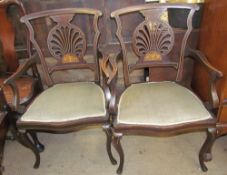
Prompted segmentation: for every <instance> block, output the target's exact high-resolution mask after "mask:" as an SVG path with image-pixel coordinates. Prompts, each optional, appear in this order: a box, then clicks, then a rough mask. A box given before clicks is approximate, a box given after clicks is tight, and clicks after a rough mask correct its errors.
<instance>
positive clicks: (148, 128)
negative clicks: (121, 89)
mask: <svg viewBox="0 0 227 175" xmlns="http://www.w3.org/2000/svg"><path fill="white" fill-rule="evenodd" d="M169 8H175V9H188V10H189V11H190V12H189V15H188V19H187V24H188V29H187V31H186V33H185V35H184V38H183V41H182V45H181V48H180V49H181V50H180V58H179V63H173V62H167V63H165V62H164V63H163V62H159V61H155V60H154V61H153V60H152V61H147V62H146V61H144V60H143V59H144V57H143V56H141V55H139V54H138V53H137V52H138V51H136V50H135V49H134V50H135V52H136V54H137V55H138V57H139V61H138V62H137V63H136V64H134V65H129V64H128V61H127V59H128V58H127V49H126V45H125V42H124V40H123V36H122V34H121V33H122V25H121V18H120V17H121V16H123V15H126V14H129V13H134V12H140V13H142V14H143V15H144V16H145V19H146V18H150V19H148V21H149V20H151V21H152V20H157V18H154V17H153V16H152V15H151V14H154V13H151V12H152V10H156V12H157V11H163V10H167V9H169ZM198 9H199V7H198V6H197V5H195V4H194V5H192V4H146V5H139V6H132V7H127V8H123V9H119V10H116V11H114V12H112V13H111V17H112V18H114V19H115V21H116V24H117V31H116V36H117V38H118V40H119V42H120V46H121V53H120V54H119V55H118V57H120V58H122V59H123V73H124V80H125V85H126V87H128V86H130V84H131V83H130V80H129V73H130V72H131V71H132V70H135V69H141V68H148V69H151V68H153V67H172V68H174V69H176V70H177V76H176V82H180V81H181V79H182V71H183V62H184V57H186V56H187V57H191V58H193V59H195V60H197V61H198V62H199V63H201V64H202V65H203V66H204V67H205V69H206V70H207V71H208V72H209V75H210V81H209V88H210V106H211V109H216V108H217V107H218V104H219V98H218V95H217V91H216V86H215V82H216V81H217V79H218V78H220V77H222V73H221V72H220V71H218V70H217V69H215V68H214V67H213V66H212V65H210V64H209V62H208V61H207V59H206V57H205V56H204V55H203V54H202V53H201V52H200V51H196V50H193V49H190V48H189V46H187V40H188V37H189V35H190V33H191V31H192V29H193V28H192V17H193V14H194V12H195V11H196V10H198ZM149 14H150V16H149ZM135 33H136V34H137V33H138V31H135V32H134V34H135ZM132 45H135V40H134V41H133V43H132ZM115 76H117V74H115ZM113 106H114V108H113V110H114V111H115V112H113V113H112V117H113V125H112V126H111V130H112V132H113V139H112V144H113V146H114V147H115V149H116V151H117V152H118V154H119V157H120V163H119V166H118V169H117V173H118V174H121V173H122V170H123V164H124V152H123V149H122V146H121V142H120V140H121V138H122V136H123V135H147V136H170V135H176V134H180V133H184V132H192V131H198V130H201V129H204V130H205V129H206V130H207V139H206V141H205V142H204V144H203V146H202V148H201V150H200V153H199V162H200V165H201V169H202V170H203V171H207V167H206V165H205V164H204V162H205V161H210V160H211V159H212V156H211V148H212V145H213V143H214V141H215V139H216V137H217V130H216V122H217V119H216V116H215V114H213V113H212V112H211V110H210V112H211V115H212V116H213V119H209V120H205V121H202V122H191V123H184V124H175V125H170V126H152V125H142V124H141V125H139V124H137V125H135V124H119V123H117V122H116V116H117V101H116V103H115V105H113Z"/></svg>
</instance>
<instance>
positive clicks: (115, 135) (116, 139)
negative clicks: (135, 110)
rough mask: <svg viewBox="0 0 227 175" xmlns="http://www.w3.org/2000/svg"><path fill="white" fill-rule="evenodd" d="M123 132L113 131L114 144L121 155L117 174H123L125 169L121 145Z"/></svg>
mask: <svg viewBox="0 0 227 175" xmlns="http://www.w3.org/2000/svg"><path fill="white" fill-rule="evenodd" d="M121 138H122V134H121V133H113V146H114V148H115V149H116V151H117V153H118V154H119V157H120V163H119V166H118V168H117V174H121V173H122V171H123V165H124V152H123V149H122V146H121V142H120V140H121Z"/></svg>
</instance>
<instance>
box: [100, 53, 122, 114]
mask: <svg viewBox="0 0 227 175" xmlns="http://www.w3.org/2000/svg"><path fill="white" fill-rule="evenodd" d="M100 67H101V71H102V75H103V86H104V90H105V95H106V99H107V102H108V108H109V111H110V113H112V114H113V113H115V112H116V110H115V109H116V92H117V91H116V81H117V74H118V69H117V62H116V58H113V57H112V58H111V57H110V56H109V55H107V56H104V57H103V58H102V59H101V62H100Z"/></svg>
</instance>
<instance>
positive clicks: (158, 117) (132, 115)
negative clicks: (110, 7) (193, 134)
mask: <svg viewBox="0 0 227 175" xmlns="http://www.w3.org/2000/svg"><path fill="white" fill-rule="evenodd" d="M168 9H187V10H188V11H189V15H188V18H187V24H188V28H187V29H184V30H183V29H177V28H173V27H171V25H170V24H169V22H168V18H167V19H166V18H165V19H163V18H162V14H163V13H164V12H165V11H166V10H168ZM198 9H199V7H198V6H197V5H189V4H147V5H140V6H133V7H128V8H124V9H119V10H116V11H114V12H112V13H111V17H112V18H114V19H115V21H116V24H117V32H116V36H117V38H118V40H119V42H120V47H121V49H120V50H121V51H120V53H119V54H118V56H116V58H113V57H110V56H105V55H103V54H102V53H101V52H100V51H99V48H98V43H99V38H100V32H99V29H98V20H99V18H100V17H101V16H102V12H101V11H99V10H95V9H87V8H70V9H55V10H48V11H42V12H37V13H33V14H29V15H26V16H24V17H22V18H21V22H23V23H25V24H26V26H27V28H28V30H29V34H30V40H31V43H32V45H33V46H34V48H35V50H36V54H33V56H31V58H29V60H28V61H27V62H26V63H25V64H24V65H23V66H22V67H21V68H19V69H18V71H17V72H16V73H15V74H13V75H12V76H11V77H10V78H9V79H7V80H6V81H5V84H7V85H10V86H11V87H12V89H13V92H14V104H13V105H14V108H13V109H14V110H15V111H19V110H20V107H21V105H20V102H19V93H18V90H17V86H15V81H16V80H17V79H18V78H19V77H20V76H21V75H23V73H25V72H26V71H27V70H28V69H29V68H30V67H31V66H34V65H38V66H39V67H40V69H41V72H42V77H44V80H45V83H46V85H47V86H48V88H47V89H46V90H44V91H43V92H42V93H41V94H40V95H38V96H37V97H36V98H35V100H34V101H33V102H32V103H31V104H30V105H29V107H28V108H27V109H26V112H25V113H24V114H23V115H22V116H21V118H20V119H18V120H17V122H16V125H15V127H14V128H13V133H14V134H15V136H16V138H17V140H18V141H19V142H20V143H21V144H23V145H24V146H26V147H27V148H29V149H31V150H32V151H33V153H34V154H35V156H36V162H35V164H34V168H38V167H39V164H40V151H42V150H43V149H44V147H43V146H41V145H42V144H41V143H40V142H39V141H38V139H37V137H36V135H35V133H37V132H50V133H67V132H73V131H77V130H79V129H81V128H83V127H84V126H88V125H93V124H102V125H103V128H104V131H105V133H106V136H107V141H106V149H107V153H108V155H109V158H110V161H111V162H112V164H116V163H117V161H116V160H115V158H114V157H113V155H112V152H111V144H112V145H113V146H114V147H115V149H116V151H117V152H118V154H119V157H120V163H119V167H118V169H117V173H118V174H120V173H122V169H123V163H124V153H123V149H122V146H121V142H120V140H121V138H122V136H123V135H128V134H133V135H134V134H136V135H151V136H169V135H173V134H178V133H183V132H189V131H198V130H201V129H204V130H206V131H207V139H206V141H205V142H204V144H203V146H202V148H201V150H200V153H199V161H200V165H201V168H202V170H203V171H207V167H206V166H205V163H204V162H205V161H209V160H211V158H212V157H211V148H212V145H213V143H214V141H215V139H216V134H217V133H216V121H217V119H216V117H215V114H213V113H212V111H214V110H213V109H215V108H217V107H218V104H219V100H218V96H217V92H216V89H215V82H216V80H217V79H218V78H220V77H221V76H222V73H221V72H220V71H218V70H217V69H215V68H214V67H212V65H210V64H209V63H208V61H207V59H206V57H205V56H204V55H203V54H202V53H201V52H199V51H196V50H192V49H190V48H189V45H188V42H187V41H188V38H189V35H190V33H191V31H192V29H193V27H192V18H193V14H194V12H195V11H196V10H198ZM132 13H140V14H141V15H142V16H143V17H144V21H142V22H141V23H140V24H139V25H138V26H137V27H136V28H135V30H134V32H133V36H132V45H130V46H128V45H126V43H127V42H126V41H125V38H124V37H123V35H122V33H123V32H122V29H123V27H122V23H123V22H122V20H123V19H124V18H122V17H123V16H125V15H128V14H132ZM81 15H88V16H89V17H88V18H89V19H90V21H91V23H92V24H93V28H90V31H89V32H90V34H89V35H87V36H85V33H84V32H83V31H82V29H81V28H79V27H78V26H77V25H76V22H77V18H79V17H81ZM40 25H43V26H44V27H45V29H46V31H47V32H46V33H38V32H37V31H36V30H37V26H40ZM179 31H180V32H183V33H184V37H183V39H182V40H181V41H179V40H178V41H177V42H178V45H177V46H176V42H175V37H177V35H178V33H179ZM86 37H87V38H92V42H91V43H87V38H86ZM44 41H45V42H44ZM44 43H45V44H44ZM179 43H180V47H179ZM128 47H132V50H133V52H134V53H135V55H136V56H137V58H138V61H137V62H135V63H133V64H131V63H129V60H130V58H129V57H128V55H129V54H128V52H129V48H128ZM87 55H90V56H87ZM185 57H190V58H194V59H195V60H198V61H199V62H200V63H201V64H202V65H204V67H205V68H206V70H207V71H208V72H209V73H210V76H211V79H210V83H209V86H208V88H210V92H211V94H210V97H211V98H210V106H209V108H206V107H205V106H204V104H203V103H202V102H201V101H200V99H199V98H198V97H197V96H196V95H195V94H194V93H193V92H192V90H190V89H188V88H185V87H183V86H182V85H180V82H181V80H182V73H183V63H184V58H185ZM120 59H121V60H122V63H123V75H124V83H125V85H126V89H125V90H124V91H123V93H122V94H121V95H120V94H119V93H118V90H117V86H116V83H117V74H118V67H117V62H118V60H120ZM160 67H163V68H172V69H174V70H175V71H176V74H175V75H176V79H175V81H164V82H150V79H149V78H147V82H144V83H132V82H131V81H130V75H131V73H132V72H133V71H136V70H140V69H145V68H147V69H148V70H152V69H155V68H160ZM74 69H88V70H90V71H91V72H92V73H93V75H94V81H92V82H88V81H77V82H67V83H66V82H65V81H66V80H65V79H63V80H61V81H60V82H58V83H56V82H55V81H54V79H53V77H54V74H55V72H59V71H60V72H63V71H69V70H70V71H72V70H74ZM55 77H56V75H55ZM29 134H30V135H31V136H32V137H33V139H32V140H31V139H30V137H29Z"/></svg>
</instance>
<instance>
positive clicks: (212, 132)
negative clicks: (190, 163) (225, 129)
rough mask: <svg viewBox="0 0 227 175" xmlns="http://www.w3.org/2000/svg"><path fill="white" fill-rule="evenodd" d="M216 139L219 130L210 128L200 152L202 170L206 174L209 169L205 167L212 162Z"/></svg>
mask: <svg viewBox="0 0 227 175" xmlns="http://www.w3.org/2000/svg"><path fill="white" fill-rule="evenodd" d="M216 138H217V130H216V129H215V128H209V129H208V130H207V138H206V140H205V142H204V144H203V146H202V148H201V149H200V152H199V162H200V166H201V169H202V171H204V172H206V171H207V170H208V168H207V167H206V165H205V162H207V161H211V160H212V154H211V150H212V146H213V144H214V142H215V140H216Z"/></svg>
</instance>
